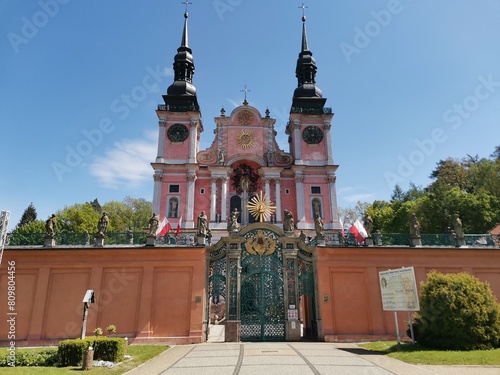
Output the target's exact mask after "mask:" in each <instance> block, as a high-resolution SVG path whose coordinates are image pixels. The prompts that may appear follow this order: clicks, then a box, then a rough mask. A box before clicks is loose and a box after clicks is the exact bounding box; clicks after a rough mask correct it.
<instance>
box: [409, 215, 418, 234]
mask: <svg viewBox="0 0 500 375" xmlns="http://www.w3.org/2000/svg"><path fill="white" fill-rule="evenodd" d="M410 234H411V236H412V237H420V223H419V222H418V219H417V215H415V214H414V213H412V214H411V215H410Z"/></svg>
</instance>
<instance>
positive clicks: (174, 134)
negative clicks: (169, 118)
mask: <svg viewBox="0 0 500 375" xmlns="http://www.w3.org/2000/svg"><path fill="white" fill-rule="evenodd" d="M188 136H189V130H188V128H187V126H186V125H183V124H173V125H172V126H171V127H170V128H168V130H167V137H168V139H170V141H171V142H184V141H185V140H186V139H187V138H188Z"/></svg>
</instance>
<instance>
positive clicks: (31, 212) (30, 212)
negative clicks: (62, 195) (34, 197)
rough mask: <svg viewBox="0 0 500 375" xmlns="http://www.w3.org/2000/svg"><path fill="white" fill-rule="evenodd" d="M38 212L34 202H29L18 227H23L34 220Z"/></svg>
mask: <svg viewBox="0 0 500 375" xmlns="http://www.w3.org/2000/svg"><path fill="white" fill-rule="evenodd" d="M36 217H37V213H36V208H35V206H33V202H31V203H30V204H29V206H28V207H27V208H26V209H25V210H24V212H23V216H21V220H19V223H18V224H17V226H18V227H23V226H25V225H27V224H29V223H31V222H33V221H35V220H36Z"/></svg>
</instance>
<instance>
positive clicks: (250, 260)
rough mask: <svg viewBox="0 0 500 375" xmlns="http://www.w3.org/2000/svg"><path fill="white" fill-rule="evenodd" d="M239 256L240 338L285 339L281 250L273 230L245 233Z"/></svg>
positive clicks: (246, 339) (252, 339)
mask: <svg viewBox="0 0 500 375" xmlns="http://www.w3.org/2000/svg"><path fill="white" fill-rule="evenodd" d="M245 238H246V241H245V243H244V244H243V249H242V256H241V305H240V306H241V340H242V341H284V340H285V298H284V287H283V253H282V249H281V245H280V243H279V241H278V237H277V235H276V234H275V233H274V232H271V231H263V230H255V231H251V232H249V233H247V234H246V235H245Z"/></svg>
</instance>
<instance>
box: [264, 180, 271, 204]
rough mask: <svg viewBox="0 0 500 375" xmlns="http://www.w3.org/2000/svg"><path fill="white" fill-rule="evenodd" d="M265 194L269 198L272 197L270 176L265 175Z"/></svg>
mask: <svg viewBox="0 0 500 375" xmlns="http://www.w3.org/2000/svg"><path fill="white" fill-rule="evenodd" d="M263 180H264V194H265V195H266V197H267V198H269V199H271V188H270V186H269V181H270V178H268V177H264V179H263Z"/></svg>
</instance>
